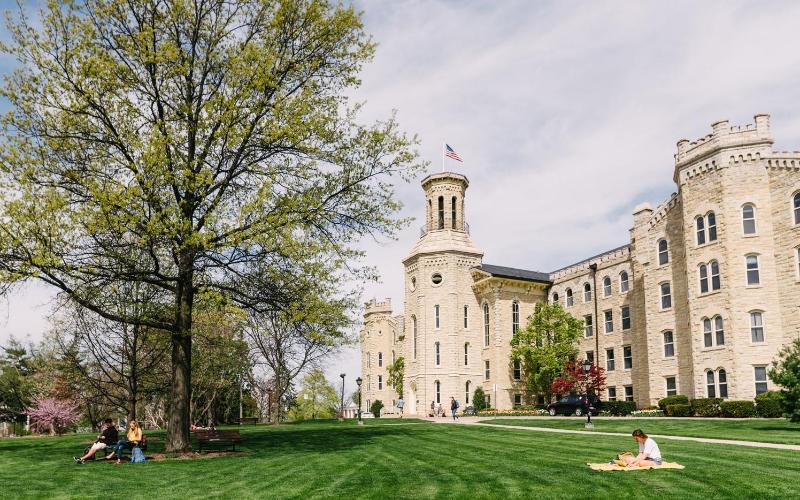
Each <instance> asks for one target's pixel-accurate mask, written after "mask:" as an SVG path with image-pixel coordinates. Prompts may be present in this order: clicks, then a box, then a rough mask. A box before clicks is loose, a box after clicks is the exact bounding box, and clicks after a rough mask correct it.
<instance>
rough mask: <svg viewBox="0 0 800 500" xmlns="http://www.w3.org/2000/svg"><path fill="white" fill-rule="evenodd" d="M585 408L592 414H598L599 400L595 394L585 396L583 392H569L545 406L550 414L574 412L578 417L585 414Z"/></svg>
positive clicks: (569, 413)
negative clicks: (567, 394)
mask: <svg viewBox="0 0 800 500" xmlns="http://www.w3.org/2000/svg"><path fill="white" fill-rule="evenodd" d="M587 409H588V411H590V412H591V413H592V415H595V416H597V415H599V414H600V400H599V399H598V398H597V397H596V396H590V397H587V396H586V395H585V394H584V395H580V394H570V395H569V396H564V397H563V398H561V399H559V400H558V401H556V402H555V403H550V405H548V406H547V411H548V412H549V413H550V415H552V416H555V415H572V414H575V415H577V416H579V417H580V416H581V415H586V411H587Z"/></svg>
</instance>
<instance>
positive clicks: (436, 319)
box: [433, 304, 439, 328]
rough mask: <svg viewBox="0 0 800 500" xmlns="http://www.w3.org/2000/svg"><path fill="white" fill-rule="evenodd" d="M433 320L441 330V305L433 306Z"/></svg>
mask: <svg viewBox="0 0 800 500" xmlns="http://www.w3.org/2000/svg"><path fill="white" fill-rule="evenodd" d="M433 319H434V324H435V325H436V328H439V304H436V305H435V306H433Z"/></svg>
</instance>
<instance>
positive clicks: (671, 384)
mask: <svg viewBox="0 0 800 500" xmlns="http://www.w3.org/2000/svg"><path fill="white" fill-rule="evenodd" d="M676 394H678V386H677V385H676V384H675V377H667V396H675V395H676Z"/></svg>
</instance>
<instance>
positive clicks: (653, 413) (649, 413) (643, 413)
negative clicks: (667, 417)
mask: <svg viewBox="0 0 800 500" xmlns="http://www.w3.org/2000/svg"><path fill="white" fill-rule="evenodd" d="M631 416H632V417H663V416H664V412H663V411H661V410H636V411H633V412H631Z"/></svg>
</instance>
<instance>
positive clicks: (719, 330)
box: [714, 316, 725, 345]
mask: <svg viewBox="0 0 800 500" xmlns="http://www.w3.org/2000/svg"><path fill="white" fill-rule="evenodd" d="M724 326H725V325H724V323H723V321H722V316H714V335H715V340H716V341H717V345H725V328H724Z"/></svg>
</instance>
